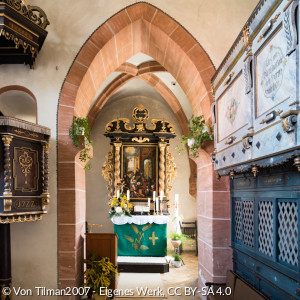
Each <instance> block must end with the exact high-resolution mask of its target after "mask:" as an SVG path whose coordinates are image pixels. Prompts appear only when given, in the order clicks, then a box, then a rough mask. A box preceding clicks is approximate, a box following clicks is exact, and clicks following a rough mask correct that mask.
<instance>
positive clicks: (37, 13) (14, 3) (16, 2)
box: [4, 0, 50, 29]
mask: <svg viewBox="0 0 300 300" xmlns="http://www.w3.org/2000/svg"><path fill="white" fill-rule="evenodd" d="M4 2H5V3H7V4H8V5H9V6H11V7H12V8H13V9H15V10H17V11H18V12H19V13H20V14H22V15H23V16H25V17H26V18H28V19H29V20H30V21H32V22H34V23H35V24H37V25H38V26H40V27H41V28H43V29H45V28H46V27H47V26H48V25H49V24H50V22H49V20H48V18H47V15H46V13H45V12H44V11H43V10H42V9H41V8H40V7H38V6H32V5H26V2H24V1H23V0H5V1H4Z"/></svg>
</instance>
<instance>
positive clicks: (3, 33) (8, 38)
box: [0, 29, 38, 58]
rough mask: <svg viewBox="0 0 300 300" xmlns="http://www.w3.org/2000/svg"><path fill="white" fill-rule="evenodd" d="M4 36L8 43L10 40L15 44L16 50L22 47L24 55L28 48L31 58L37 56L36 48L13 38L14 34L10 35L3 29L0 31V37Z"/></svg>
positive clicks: (15, 37) (17, 38)
mask: <svg viewBox="0 0 300 300" xmlns="http://www.w3.org/2000/svg"><path fill="white" fill-rule="evenodd" d="M1 35H2V36H4V37H5V38H6V39H7V40H8V41H9V40H12V41H13V42H14V43H15V46H16V48H17V49H18V48H19V46H22V47H23V49H24V53H26V51H27V49H28V48H29V50H30V52H31V56H32V57H33V58H34V57H35V56H37V53H38V48H36V47H33V46H31V44H29V43H27V42H25V41H23V40H22V39H20V38H19V37H17V36H15V35H14V34H12V33H10V32H9V31H6V30H5V29H2V30H1V31H0V36H1Z"/></svg>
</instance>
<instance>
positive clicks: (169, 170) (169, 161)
mask: <svg viewBox="0 0 300 300" xmlns="http://www.w3.org/2000/svg"><path fill="white" fill-rule="evenodd" d="M176 174H177V168H176V164H175V162H174V156H173V155H172V153H171V152H170V146H167V147H166V183H167V184H166V197H167V199H170V192H171V189H172V186H171V183H172V182H173V181H174V180H175V177H176Z"/></svg>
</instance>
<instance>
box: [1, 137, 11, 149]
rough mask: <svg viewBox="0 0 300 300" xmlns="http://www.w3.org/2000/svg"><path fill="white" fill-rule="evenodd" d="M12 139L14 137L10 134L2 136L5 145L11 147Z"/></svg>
mask: <svg viewBox="0 0 300 300" xmlns="http://www.w3.org/2000/svg"><path fill="white" fill-rule="evenodd" d="M12 139H13V137H12V136H9V135H5V136H2V141H3V143H4V146H8V147H9V145H10V143H11V141H12Z"/></svg>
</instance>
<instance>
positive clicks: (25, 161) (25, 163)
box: [19, 151, 33, 184]
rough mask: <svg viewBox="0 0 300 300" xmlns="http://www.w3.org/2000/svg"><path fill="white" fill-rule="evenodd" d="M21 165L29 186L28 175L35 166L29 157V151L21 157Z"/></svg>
mask: <svg viewBox="0 0 300 300" xmlns="http://www.w3.org/2000/svg"><path fill="white" fill-rule="evenodd" d="M19 164H20V166H21V169H22V173H23V174H24V175H25V184H27V175H28V174H29V173H30V171H31V170H30V169H31V167H32V164H33V159H32V157H30V156H29V155H28V151H24V152H23V155H21V156H19Z"/></svg>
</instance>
